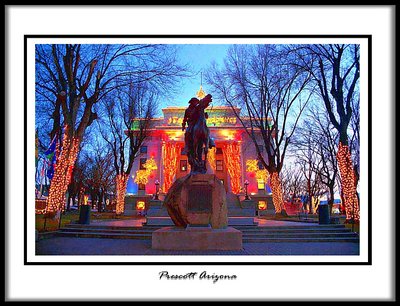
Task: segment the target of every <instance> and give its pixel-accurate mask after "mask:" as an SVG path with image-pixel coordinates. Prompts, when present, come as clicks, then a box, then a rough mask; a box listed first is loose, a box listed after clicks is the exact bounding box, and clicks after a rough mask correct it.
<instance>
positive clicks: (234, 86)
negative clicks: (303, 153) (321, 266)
mask: <svg viewBox="0 0 400 306" xmlns="http://www.w3.org/2000/svg"><path fill="white" fill-rule="evenodd" d="M293 61H295V58H292V56H291V54H290V53H288V52H286V50H285V48H284V47H283V46H280V45H255V46H254V45H253V46H234V47H233V48H231V49H230V50H229V53H228V56H227V59H226V61H225V66H224V67H223V68H222V69H220V70H219V69H218V68H217V67H215V66H214V67H213V68H212V69H211V70H210V71H209V72H208V74H207V80H208V82H209V83H210V84H212V86H213V88H214V90H215V91H216V92H217V93H218V95H219V97H220V98H221V99H222V100H223V101H225V102H226V103H227V104H228V105H229V106H231V107H232V110H233V111H234V112H236V108H235V107H237V106H241V107H242V109H244V111H245V116H246V117H245V118H243V117H241V116H240V115H239V114H238V113H236V115H237V117H238V119H239V120H240V122H241V123H242V125H243V127H244V128H245V129H246V132H247V134H248V135H249V137H250V138H251V139H252V140H253V143H254V145H255V148H256V151H257V155H258V158H259V160H260V161H261V162H262V164H263V165H264V167H265V168H266V169H267V171H268V172H269V173H270V179H271V189H272V195H273V203H274V206H275V213H276V214H277V215H280V214H282V215H286V211H285V207H284V201H283V192H282V183H281V178H280V172H281V169H282V166H283V164H284V159H285V155H286V151H287V148H288V145H289V144H290V142H291V138H292V136H293V133H294V131H295V129H296V126H297V124H298V120H299V118H300V116H301V114H302V112H303V110H304V107H305V106H306V104H307V102H308V101H309V99H310V97H311V91H308V90H307V85H308V84H309V82H310V78H311V74H310V73H309V72H307V71H306V70H305V69H303V68H301V67H299V66H296V65H294V64H293ZM258 135H261V137H260V138H261V139H259V136H258ZM259 141H261V142H262V145H263V146H265V148H266V158H264V157H263V154H262V153H261V152H260V149H259Z"/></svg>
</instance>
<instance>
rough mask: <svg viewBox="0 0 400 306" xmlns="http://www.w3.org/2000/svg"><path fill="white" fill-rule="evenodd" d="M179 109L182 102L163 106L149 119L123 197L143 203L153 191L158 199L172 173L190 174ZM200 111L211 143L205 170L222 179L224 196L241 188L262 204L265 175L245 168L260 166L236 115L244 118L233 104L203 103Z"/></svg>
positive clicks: (134, 124) (265, 195) (182, 109)
mask: <svg viewBox="0 0 400 306" xmlns="http://www.w3.org/2000/svg"><path fill="white" fill-rule="evenodd" d="M185 110H186V107H167V108H164V109H162V113H163V117H161V118H154V119H152V120H151V122H150V127H149V130H148V136H147V137H146V140H145V141H144V143H143V145H142V147H141V148H140V153H139V155H138V156H137V158H136V159H135V163H134V165H133V167H132V172H131V175H130V177H129V180H128V185H127V196H128V197H134V198H136V199H137V200H138V201H139V200H140V201H139V202H140V203H142V206H143V202H142V201H144V202H147V201H146V199H148V198H149V197H151V196H153V195H154V194H155V193H156V192H157V190H158V191H159V194H160V198H161V199H162V198H163V195H165V194H166V193H167V192H168V189H169V187H170V186H171V184H172V183H173V182H174V181H175V180H176V179H177V178H180V177H182V176H185V175H187V174H189V173H190V166H189V163H188V158H187V156H186V155H184V154H182V150H183V147H184V132H183V131H182V121H183V117H184V113H185ZM206 112H207V113H208V119H207V126H208V128H209V130H210V137H212V138H213V140H214V142H215V144H216V147H215V148H213V149H212V150H209V152H208V158H207V160H208V162H207V173H213V174H215V175H216V176H217V177H218V178H219V179H220V180H221V181H222V183H223V185H224V186H225V189H226V191H227V199H228V201H229V199H232V197H233V198H234V197H235V196H237V197H240V196H242V197H243V196H244V194H245V191H246V190H245V189H246V188H247V193H248V195H249V196H250V197H252V198H254V199H257V201H259V202H260V203H259V204H260V205H261V206H263V205H264V207H265V209H266V203H267V201H266V198H268V197H269V198H270V187H269V185H268V179H263V178H257V175H256V171H254V170H255V169H254V167H253V168H251V167H250V168H249V164H251V163H253V164H256V167H257V170H258V169H263V167H262V165H261V163H260V162H257V154H256V150H255V146H254V143H253V141H252V140H251V139H250V138H249V136H248V135H247V133H246V131H245V129H244V128H243V126H242V123H241V122H240V120H239V119H238V117H237V116H236V114H237V115H239V117H240V118H241V120H246V118H245V117H241V110H240V109H239V108H235V109H232V108H231V107H226V106H209V107H208V108H207V109H206ZM235 113H236V114H235ZM137 130H138V120H133V121H132V126H131V131H130V132H132V133H135V131H137ZM259 143H260V144H259V148H260V150H261V152H265V148H264V147H263V142H262V141H261V139H260V142H259ZM263 154H265V153H263ZM264 158H266V156H265V157H264ZM149 160H151V165H152V166H151V168H150V169H148V167H146V165H148V161H149ZM146 168H147V169H146ZM146 170H148V171H147V172H146ZM249 170H251V171H249ZM143 175H144V176H146V177H145V179H144V180H140V179H138V177H137V176H143ZM268 209H269V208H268Z"/></svg>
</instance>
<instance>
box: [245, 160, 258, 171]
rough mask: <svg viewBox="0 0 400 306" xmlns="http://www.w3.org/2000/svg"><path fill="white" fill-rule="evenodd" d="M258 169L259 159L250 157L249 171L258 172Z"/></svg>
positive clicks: (248, 162)
mask: <svg viewBox="0 0 400 306" xmlns="http://www.w3.org/2000/svg"><path fill="white" fill-rule="evenodd" d="M257 170H258V160H257V159H248V160H247V161H246V171H247V172H256V171H257Z"/></svg>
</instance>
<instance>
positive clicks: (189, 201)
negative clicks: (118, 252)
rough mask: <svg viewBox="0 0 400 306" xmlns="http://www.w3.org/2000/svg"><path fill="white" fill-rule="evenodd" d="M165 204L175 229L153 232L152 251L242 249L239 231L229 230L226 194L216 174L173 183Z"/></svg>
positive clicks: (194, 175) (183, 179) (196, 175)
mask: <svg viewBox="0 0 400 306" xmlns="http://www.w3.org/2000/svg"><path fill="white" fill-rule="evenodd" d="M164 205H165V206H166V208H167V210H168V214H169V216H170V217H171V219H172V221H173V222H174V224H175V225H176V226H175V227H166V228H162V229H159V230H156V231H154V232H153V234H152V248H153V249H159V250H241V249H242V232H241V231H239V230H236V229H234V228H232V227H228V210H227V206H226V191H225V188H224V186H223V184H222V182H221V181H220V180H219V179H218V178H217V177H216V176H215V175H213V174H190V175H188V176H185V177H183V178H180V179H178V180H176V181H175V182H174V184H173V185H172V186H171V188H170V189H169V191H168V194H167V196H166V197H165V200H164Z"/></svg>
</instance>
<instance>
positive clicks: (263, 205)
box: [258, 201, 267, 210]
mask: <svg viewBox="0 0 400 306" xmlns="http://www.w3.org/2000/svg"><path fill="white" fill-rule="evenodd" d="M266 209H267V202H265V201H258V210H266Z"/></svg>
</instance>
